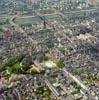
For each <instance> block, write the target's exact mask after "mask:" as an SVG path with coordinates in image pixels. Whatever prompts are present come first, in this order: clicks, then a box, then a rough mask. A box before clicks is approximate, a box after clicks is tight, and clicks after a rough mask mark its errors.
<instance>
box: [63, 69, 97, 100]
mask: <svg viewBox="0 0 99 100" xmlns="http://www.w3.org/2000/svg"><path fill="white" fill-rule="evenodd" d="M63 72H65V75H66V76H68V77H70V78H71V79H73V80H74V81H75V82H76V83H77V84H78V85H79V86H81V87H82V88H83V89H84V90H85V91H86V92H87V93H88V95H89V98H90V100H96V99H95V98H94V97H93V96H92V95H91V93H90V91H89V89H88V88H87V87H86V86H85V85H84V84H83V83H82V82H81V81H80V80H78V79H77V78H76V77H75V76H73V75H72V74H71V73H70V72H68V71H67V70H66V68H63Z"/></svg>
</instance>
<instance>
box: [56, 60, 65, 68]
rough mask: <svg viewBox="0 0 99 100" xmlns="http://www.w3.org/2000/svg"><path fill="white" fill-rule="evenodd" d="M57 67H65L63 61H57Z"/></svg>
mask: <svg viewBox="0 0 99 100" xmlns="http://www.w3.org/2000/svg"><path fill="white" fill-rule="evenodd" d="M57 66H58V67H59V68H63V67H64V66H65V64H64V60H59V61H58V62H57Z"/></svg>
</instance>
